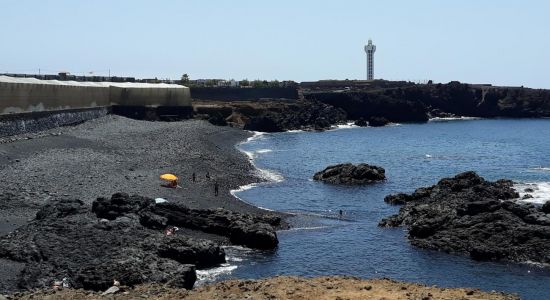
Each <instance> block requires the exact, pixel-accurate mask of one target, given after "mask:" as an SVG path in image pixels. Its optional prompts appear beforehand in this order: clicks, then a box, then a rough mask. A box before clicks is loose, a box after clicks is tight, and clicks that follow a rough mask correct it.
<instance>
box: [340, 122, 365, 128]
mask: <svg viewBox="0 0 550 300" xmlns="http://www.w3.org/2000/svg"><path fill="white" fill-rule="evenodd" d="M355 127H359V126H357V125H355V122H347V123H346V124H338V125H336V126H334V129H349V128H355Z"/></svg>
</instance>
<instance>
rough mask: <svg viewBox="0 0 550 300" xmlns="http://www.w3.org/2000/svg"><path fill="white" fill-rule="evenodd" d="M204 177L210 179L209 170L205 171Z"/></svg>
mask: <svg viewBox="0 0 550 300" xmlns="http://www.w3.org/2000/svg"><path fill="white" fill-rule="evenodd" d="M206 179H210V172H208V171H206Z"/></svg>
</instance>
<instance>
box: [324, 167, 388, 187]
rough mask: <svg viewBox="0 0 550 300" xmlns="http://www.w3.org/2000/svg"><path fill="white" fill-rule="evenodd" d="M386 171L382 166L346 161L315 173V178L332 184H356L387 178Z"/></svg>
mask: <svg viewBox="0 0 550 300" xmlns="http://www.w3.org/2000/svg"><path fill="white" fill-rule="evenodd" d="M385 173H386V171H385V170H384V168H381V167H377V166H372V165H369V164H358V165H353V164H351V163H346V164H339V165H333V166H328V167H327V168H326V169H324V170H323V171H319V172H317V173H315V175H314V176H313V179H314V180H320V181H323V182H326V183H331V184H344V185H356V184H366V183H373V182H377V181H382V180H385V179H386V174H385Z"/></svg>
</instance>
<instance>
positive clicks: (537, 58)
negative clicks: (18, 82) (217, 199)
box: [0, 0, 550, 88]
mask: <svg viewBox="0 0 550 300" xmlns="http://www.w3.org/2000/svg"><path fill="white" fill-rule="evenodd" d="M0 37H1V39H2V41H1V42H0V73H2V72H12V73H38V71H39V69H40V72H41V73H53V74H55V73H58V72H61V71H67V72H70V73H72V74H76V75H82V74H90V72H93V74H96V75H108V74H109V71H110V74H111V75H113V76H133V77H138V78H154V77H157V78H171V79H179V78H180V77H181V75H182V74H184V73H187V74H189V76H190V78H191V79H199V78H224V79H231V78H233V79H237V80H240V79H245V78H246V79H249V80H253V79H266V80H274V79H277V80H295V81H312V80H321V79H365V76H366V70H365V68H366V67H365V60H366V57H365V52H364V50H363V47H364V45H365V44H366V43H367V41H368V39H369V38H372V40H373V43H374V44H375V45H376V47H377V50H376V53H375V57H374V65H375V69H374V77H375V78H378V79H388V80H411V81H425V80H433V81H434V82H449V81H451V80H458V81H461V82H469V83H491V84H495V85H511V86H520V85H524V86H528V87H534V88H550V75H549V72H550V1H545V0H541V1H537V0H532V1H529V0H525V1H520V0H517V1H509V0H460V1H459V0H456V1H451V0H448V1H444V0H416V1H411V0H402V1H398V0H388V1H352V0H338V1H333V0H332V1H324V0H317V1H308V0H303V1H299V0H294V1H286V0H277V1H274V0H273V1H252V0H251V1H244V0H242V1H241V0H232V1H221V0H220V1H209V0H197V1H191V0H181V1H175V0H174V1H168V0H165V1H162V0H157V1H152V0H148V1H141V0H131V1H129V0H116V1H115V0H108V1H107V0H94V1H84V0H80V1H77V0H66V1H62V0H36V1H32V0H0Z"/></svg>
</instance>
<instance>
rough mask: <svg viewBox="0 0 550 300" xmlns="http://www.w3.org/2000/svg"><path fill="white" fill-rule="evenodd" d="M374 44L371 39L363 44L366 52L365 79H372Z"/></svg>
mask: <svg viewBox="0 0 550 300" xmlns="http://www.w3.org/2000/svg"><path fill="white" fill-rule="evenodd" d="M375 51H376V46H375V45H373V44H372V40H371V39H369V43H368V44H367V45H366V46H365V53H367V80H373V79H374V52H375Z"/></svg>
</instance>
